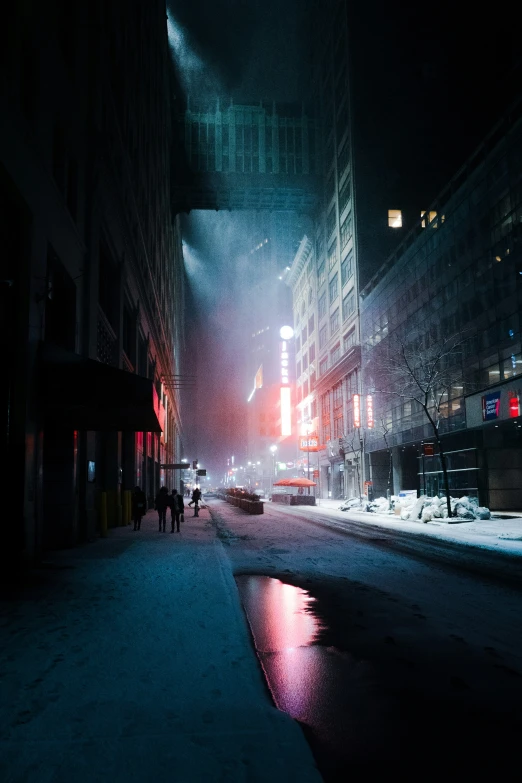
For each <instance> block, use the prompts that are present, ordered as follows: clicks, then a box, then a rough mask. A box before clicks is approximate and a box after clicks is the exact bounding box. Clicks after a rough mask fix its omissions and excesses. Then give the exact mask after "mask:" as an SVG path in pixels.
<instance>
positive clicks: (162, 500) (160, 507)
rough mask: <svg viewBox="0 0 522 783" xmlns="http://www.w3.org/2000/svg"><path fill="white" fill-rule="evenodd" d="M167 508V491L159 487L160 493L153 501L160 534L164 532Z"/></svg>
mask: <svg viewBox="0 0 522 783" xmlns="http://www.w3.org/2000/svg"><path fill="white" fill-rule="evenodd" d="M168 507H169V491H168V489H167V487H161V489H160V491H159V492H158V494H157V495H156V500H155V501H154V508H155V509H156V511H157V512H158V518H159V532H160V533H161V530H162V529H163V532H165V524H166V521H167V509H168Z"/></svg>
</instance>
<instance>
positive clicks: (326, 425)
mask: <svg viewBox="0 0 522 783" xmlns="http://www.w3.org/2000/svg"><path fill="white" fill-rule="evenodd" d="M321 424H322V427H323V438H322V440H323V442H324V443H326V441H328V440H330V439H331V425H330V393H329V392H327V393H326V394H323V395H322V397H321Z"/></svg>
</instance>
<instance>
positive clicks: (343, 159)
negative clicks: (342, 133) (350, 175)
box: [337, 138, 350, 179]
mask: <svg viewBox="0 0 522 783" xmlns="http://www.w3.org/2000/svg"><path fill="white" fill-rule="evenodd" d="M349 165H350V140H349V138H347V139H346V141H345V143H344V145H343V148H342V149H341V151H340V153H339V158H338V160H337V173H338V175H339V179H342V176H343V174H344V172H345V171H346V169H347V168H348V166H349Z"/></svg>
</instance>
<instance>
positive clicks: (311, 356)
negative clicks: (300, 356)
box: [308, 343, 315, 364]
mask: <svg viewBox="0 0 522 783" xmlns="http://www.w3.org/2000/svg"><path fill="white" fill-rule="evenodd" d="M308 359H309V361H310V364H312V362H313V361H314V360H315V343H313V345H311V346H310V349H309V351H308Z"/></svg>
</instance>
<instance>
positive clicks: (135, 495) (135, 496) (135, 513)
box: [131, 486, 147, 530]
mask: <svg viewBox="0 0 522 783" xmlns="http://www.w3.org/2000/svg"><path fill="white" fill-rule="evenodd" d="M131 504H132V518H133V520H134V530H139V529H140V527H141V518H142V517H143V516H144V515H145V514H146V513H147V499H146V497H145V492H143V490H142V489H140V487H137V486H136V487H134V489H133V491H132V495H131Z"/></svg>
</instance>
